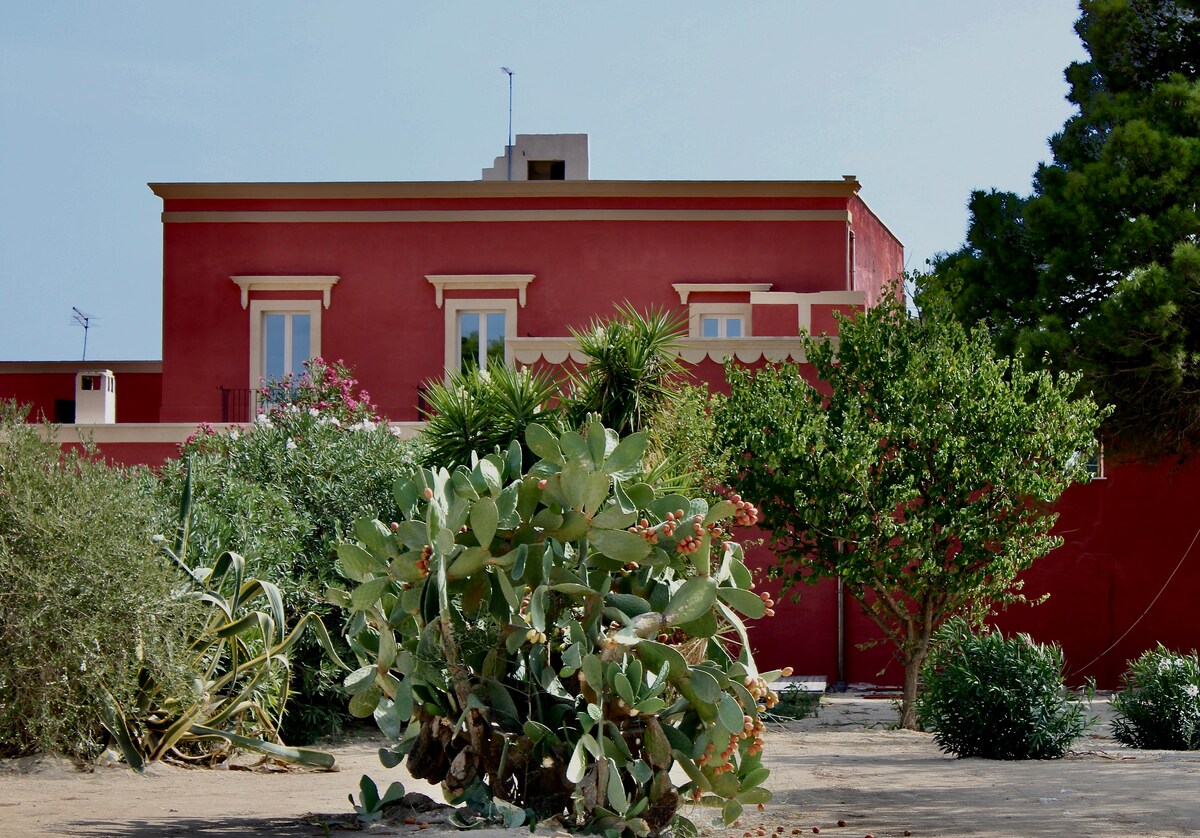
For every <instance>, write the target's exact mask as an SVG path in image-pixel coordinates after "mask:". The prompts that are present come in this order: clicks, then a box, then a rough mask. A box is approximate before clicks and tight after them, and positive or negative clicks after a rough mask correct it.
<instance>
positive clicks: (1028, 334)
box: [918, 0, 1200, 458]
mask: <svg viewBox="0 0 1200 838" xmlns="http://www.w3.org/2000/svg"><path fill="white" fill-rule="evenodd" d="M1197 7H1198V4H1197V3H1196V2H1194V0H1192V2H1188V1H1187V0H1082V2H1081V4H1080V8H1081V10H1082V16H1081V18H1080V19H1079V21H1078V22H1077V23H1076V26H1075V29H1076V31H1077V32H1078V33H1079V36H1080V38H1082V39H1083V42H1084V44H1085V46H1086V47H1087V50H1088V53H1089V56H1090V58H1089V60H1087V61H1084V62H1076V63H1074V64H1072V65H1071V66H1069V67H1068V68H1067V70H1066V77H1067V80H1068V82H1069V83H1070V85H1071V92H1070V94H1069V97H1068V98H1069V99H1070V101H1072V102H1074V103H1075V104H1076V105H1077V106H1078V111H1077V113H1075V114H1074V115H1073V116H1072V117H1071V118H1070V119H1068V120H1067V122H1066V124H1065V125H1064V126H1063V130H1062V132H1060V133H1059V134H1056V135H1055V136H1054V137H1052V138H1051V139H1050V148H1051V150H1052V152H1053V160H1052V162H1050V163H1047V164H1043V165H1041V166H1039V168H1038V170H1037V172H1036V174H1035V175H1034V181H1033V193H1032V194H1031V195H1030V196H1028V197H1022V196H1018V195H1015V194H1012V193H1006V192H997V191H989V192H976V193H974V194H973V195H972V197H971V200H970V204H969V206H970V212H971V221H970V225H969V229H968V233H967V241H966V243H965V244H964V245H963V247H962V248H961V249H960V250H958V251H957V252H955V253H951V254H946V255H943V256H940V257H939V258H938V259H936V260H935V263H934V266H933V272H932V273H931V274H930V275H928V276H926V277H923V278H921V279H920V280H919V284H920V289H921V290H920V293H919V294H918V301H919V300H920V298H921V297H922V296H924V297H925V298H926V299H928V298H929V296H930V295H939V296H945V297H947V298H948V299H949V300H950V302H951V303H952V305H953V307H954V310H955V312H956V314H957V315H958V316H959V317H960V318H961V319H962V320H963V321H964V322H967V323H974V322H976V321H978V320H981V319H984V320H986V321H987V322H988V323H989V325H990V327H991V328H992V330H993V333H994V335H995V338H996V342H997V345H998V346H999V347H1001V348H1002V349H1005V350H1008V351H1013V350H1022V351H1023V352H1024V355H1025V358H1026V362H1027V363H1029V364H1037V365H1040V364H1042V363H1044V362H1045V360H1047V359H1048V360H1049V361H1050V363H1052V364H1053V365H1054V366H1055V367H1057V368H1060V369H1071V370H1077V371H1080V372H1082V373H1083V374H1084V379H1083V386H1085V387H1089V388H1091V389H1092V390H1093V391H1094V392H1095V393H1096V394H1097V396H1098V397H1099V398H1100V399H1101V400H1103V401H1106V402H1108V403H1110V404H1112V405H1114V407H1115V411H1114V413H1113V414H1112V416H1111V418H1110V419H1109V421H1108V422H1107V423H1106V427H1105V436H1106V439H1107V440H1108V442H1109V444H1110V448H1111V449H1112V450H1118V451H1122V452H1124V453H1125V454H1126V455H1131V456H1141V457H1151V458H1154V457H1158V456H1163V455H1180V456H1184V455H1188V454H1192V453H1196V452H1197V451H1200V208H1198V202H1200V16H1198V14H1197Z"/></svg>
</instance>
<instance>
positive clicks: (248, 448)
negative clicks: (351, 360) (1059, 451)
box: [160, 358, 419, 744]
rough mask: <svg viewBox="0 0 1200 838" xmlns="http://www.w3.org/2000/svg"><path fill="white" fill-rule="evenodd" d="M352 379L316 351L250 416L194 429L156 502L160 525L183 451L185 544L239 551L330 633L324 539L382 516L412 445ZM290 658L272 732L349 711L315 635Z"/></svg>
mask: <svg viewBox="0 0 1200 838" xmlns="http://www.w3.org/2000/svg"><path fill="white" fill-rule="evenodd" d="M356 384H357V383H356V382H355V381H354V379H353V377H352V375H351V372H350V370H349V369H348V368H347V367H345V366H344V365H342V364H340V363H328V362H325V361H323V360H322V359H319V358H317V359H313V360H311V361H308V362H307V363H306V364H305V371H304V374H302V375H300V376H293V377H288V378H286V379H284V380H282V381H279V382H272V383H269V384H264V385H263V387H262V388H261V389H260V391H259V400H260V404H262V405H263V406H264V407H263V409H262V412H261V413H260V414H259V417H258V421H257V422H255V423H253V424H251V425H248V426H247V427H245V428H240V429H234V430H230V431H223V432H217V431H214V430H213V429H212V428H209V427H208V426H205V425H202V426H201V427H200V428H199V429H198V430H197V432H196V434H195V435H194V436H193V437H192V438H191V439H190V440H189V441H188V442H187V443H186V444H185V445H184V446H183V449H182V451H181V460H180V461H179V462H178V463H176V464H175V465H173V466H169V467H167V468H166V469H164V473H163V481H162V491H161V501H160V503H161V508H162V510H163V528H164V531H165V530H166V529H169V528H170V527H172V526H173V525H174V520H175V517H176V515H177V513H178V507H179V497H180V493H181V492H182V487H183V483H184V475H185V469H184V466H183V459H182V458H187V459H188V460H190V462H191V472H192V484H193V488H192V505H191V531H190V533H189V542H190V545H191V546H190V549H191V552H192V553H193V554H194V555H197V556H206V557H211V556H218V555H220V554H221V553H223V552H225V551H232V552H235V553H238V554H240V555H242V556H244V557H245V559H246V565H247V571H246V572H247V573H248V574H250V575H251V576H254V577H256V578H259V579H263V580H265V581H268V582H271V583H274V584H275V585H277V586H278V587H279V589H280V590H281V592H282V594H283V598H284V604H285V607H286V612H287V616H288V620H289V621H295V620H297V619H299V618H300V616H301V615H304V614H308V613H310V612H311V613H314V614H316V615H317V616H318V617H319V618H320V619H321V620H323V621H324V622H326V624H327V625H328V626H329V630H330V632H331V633H332V635H333V636H334V637H335V638H340V637H341V634H342V632H341V624H340V613H339V612H337V611H336V610H332V609H331V608H330V606H329V603H328V602H326V601H325V599H324V596H323V592H324V590H325V588H326V587H327V586H329V585H330V584H333V583H335V582H336V581H337V579H338V578H339V577H338V576H337V573H336V572H335V570H334V554H333V551H332V545H333V543H334V542H336V541H337V540H338V539H340V538H341V537H342V536H343V534H344V533H346V532H349V531H350V528H351V527H352V525H353V522H354V521H355V520H356V519H358V518H360V517H363V516H369V517H376V516H389V515H390V514H391V510H392V509H393V508H394V505H395V502H394V501H393V500H392V495H391V488H392V482H393V480H394V479H395V475H396V474H397V473H399V472H400V471H402V470H404V469H406V468H409V467H411V466H412V464H413V462H414V460H415V457H416V452H417V451H418V450H419V444H414V443H413V442H409V441H402V440H400V439H398V438H397V437H396V436H395V435H394V434H393V433H392V432H391V431H390V430H389V428H388V426H387V424H386V422H385V421H384V420H383V419H382V418H381V417H380V416H379V415H378V414H377V413H376V410H375V407H374V405H373V404H372V403H371V400H370V397H369V395H368V394H367V393H365V392H363V391H362V390H359V389H358V388H357V386H356ZM337 642H338V643H339V644H340V642H341V641H340V639H339V640H338V641H337ZM338 649H339V652H340V653H341V654H343V655H346V654H348V653H349V650H348V649H346V648H345V647H344V646H341V645H339V647H338ZM291 655H292V660H291V666H292V676H291V687H290V699H289V702H288V706H287V708H286V712H285V713H284V716H283V724H282V727H281V730H280V735H281V737H282V738H283V739H284V740H285V741H287V742H291V743H297V744H306V743H309V742H312V741H313V740H314V739H316V738H317V737H319V736H322V735H326V734H329V733H333V732H336V731H338V730H340V729H341V728H342V727H343V725H344V724H345V723H346V722H348V721H350V719H351V717H350V716H349V715H348V714H347V712H346V709H345V697H344V694H343V692H342V690H341V686H340V683H339V682H340V680H341V676H340V674H339V672H338V669H337V667H336V666H335V665H334V663H333V662H332V660H331V659H330V657H329V656H328V655H327V654H325V652H324V650H323V649H322V648H321V646H320V644H319V642H318V639H317V637H316V635H315V634H311V633H306V634H305V635H304V636H302V637H301V638H300V639H299V641H298V643H297V644H296V646H295V647H294V648H293V649H292V652H291Z"/></svg>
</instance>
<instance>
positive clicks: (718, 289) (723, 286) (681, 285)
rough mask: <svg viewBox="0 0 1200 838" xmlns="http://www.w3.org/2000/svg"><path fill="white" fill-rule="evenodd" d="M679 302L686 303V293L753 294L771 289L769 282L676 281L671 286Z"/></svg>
mask: <svg viewBox="0 0 1200 838" xmlns="http://www.w3.org/2000/svg"><path fill="white" fill-rule="evenodd" d="M671 287H672V288H674V289H675V293H677V294H678V295H679V304H680V305H684V306H685V305H687V301H688V295H690V294H696V293H700V292H708V293H717V294H755V293H762V292H765V291H770V290H771V283H770V282H676V283H674V284H673V285H672V286H671Z"/></svg>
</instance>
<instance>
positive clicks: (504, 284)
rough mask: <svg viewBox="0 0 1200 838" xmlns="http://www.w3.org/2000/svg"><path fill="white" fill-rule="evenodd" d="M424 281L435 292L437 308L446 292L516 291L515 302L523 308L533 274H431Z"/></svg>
mask: <svg viewBox="0 0 1200 838" xmlns="http://www.w3.org/2000/svg"><path fill="white" fill-rule="evenodd" d="M425 279H427V280H429V284H430V285H432V286H433V289H434V291H435V292H436V300H437V307H438V308H441V307H442V303H443V301H444V299H445V292H446V291H516V292H517V302H518V303H520V305H521V308H525V289H526V288H527V287H528V286H529V283H531V282H533V279H534V274H433V275H428V276H426V277H425Z"/></svg>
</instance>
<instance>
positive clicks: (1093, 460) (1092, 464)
mask: <svg viewBox="0 0 1200 838" xmlns="http://www.w3.org/2000/svg"><path fill="white" fill-rule="evenodd" d="M1085 468H1087V473H1088V474H1089V475H1091V477H1092V479H1093V480H1103V479H1104V477H1105V475H1104V443H1103V442H1099V443H1097V444H1096V450H1095V451H1093V452H1092V456H1090V457H1088V461H1087V464H1086V466H1085Z"/></svg>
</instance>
